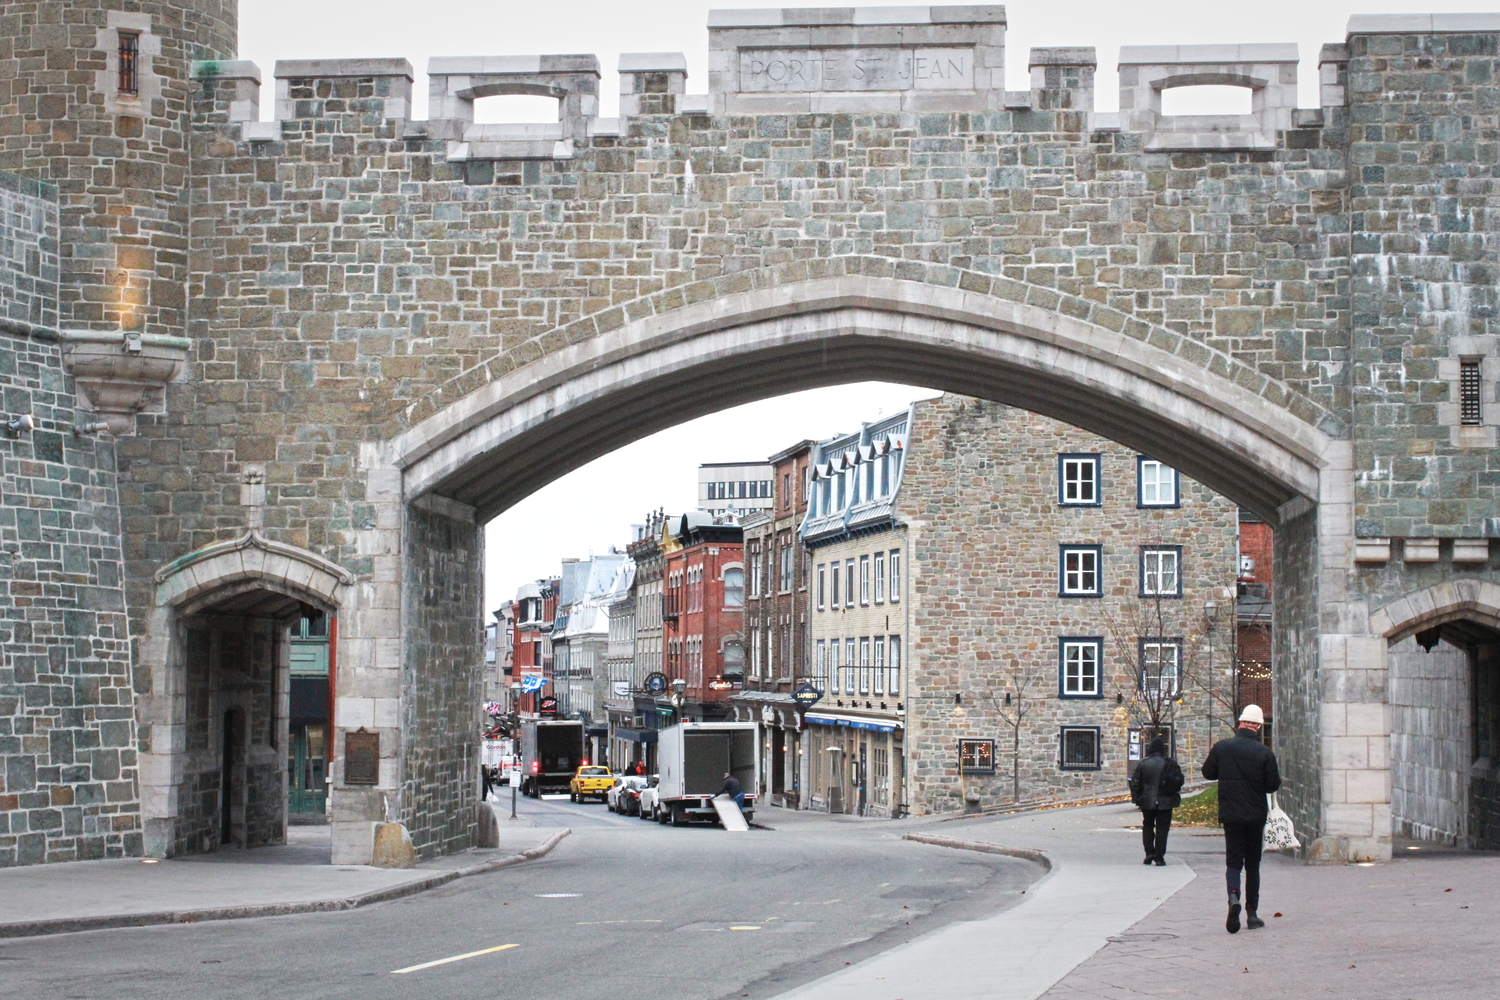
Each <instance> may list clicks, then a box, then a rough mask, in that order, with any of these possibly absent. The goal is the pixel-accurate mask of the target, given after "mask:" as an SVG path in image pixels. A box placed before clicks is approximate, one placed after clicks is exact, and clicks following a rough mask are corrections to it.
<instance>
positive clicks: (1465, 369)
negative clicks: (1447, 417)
mask: <svg viewBox="0 0 1500 1000" xmlns="http://www.w3.org/2000/svg"><path fill="white" fill-rule="evenodd" d="M1483 416H1484V411H1483V408H1482V407H1481V405H1480V402H1479V362H1478V361H1460V362H1459V367H1458V422H1459V423H1460V424H1463V425H1465V426H1468V427H1477V426H1478V425H1479V424H1480V422H1481V420H1482V418H1483Z"/></svg>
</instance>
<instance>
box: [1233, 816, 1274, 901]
mask: <svg viewBox="0 0 1500 1000" xmlns="http://www.w3.org/2000/svg"><path fill="white" fill-rule="evenodd" d="M1265 829H1266V824H1265V823H1225V824H1224V864H1225V870H1224V881H1225V882H1226V883H1227V884H1228V886H1229V891H1230V892H1232V893H1238V892H1239V891H1240V869H1241V868H1243V869H1244V870H1245V909H1246V910H1249V911H1250V912H1251V913H1254V912H1255V911H1256V908H1257V907H1259V906H1260V849H1261V838H1262V837H1264V836H1265Z"/></svg>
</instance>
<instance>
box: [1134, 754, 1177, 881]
mask: <svg viewBox="0 0 1500 1000" xmlns="http://www.w3.org/2000/svg"><path fill="white" fill-rule="evenodd" d="M1183 780H1184V779H1183V775H1182V768H1180V767H1178V766H1177V761H1175V760H1173V759H1172V758H1171V757H1168V756H1167V745H1166V743H1164V742H1163V741H1162V738H1161V737H1160V736H1157V737H1154V738H1153V739H1152V740H1151V743H1150V745H1149V746H1147V747H1146V758H1145V759H1144V760H1142V761H1141V762H1140V764H1139V765H1138V766H1137V767H1136V769H1135V774H1133V775H1131V777H1130V801H1132V802H1134V803H1135V804H1136V807H1137V808H1139V809H1140V811H1141V842H1142V844H1143V845H1144V846H1145V848H1146V860H1145V861H1142V862H1141V864H1143V865H1150V864H1156V865H1165V864H1166V863H1167V859H1166V855H1167V832H1168V831H1169V830H1171V829H1172V810H1173V809H1176V808H1177V807H1178V806H1179V805H1181V804H1182V796H1181V795H1180V794H1179V793H1180V792H1181V791H1182V783H1183Z"/></svg>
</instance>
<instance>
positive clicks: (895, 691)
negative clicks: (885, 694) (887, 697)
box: [886, 635, 901, 698]
mask: <svg viewBox="0 0 1500 1000" xmlns="http://www.w3.org/2000/svg"><path fill="white" fill-rule="evenodd" d="M889 651H890V666H889V667H887V668H886V669H887V670H889V671H890V674H889V676H890V679H891V683H890V685H889V688H888V690H889V691H890V692H891V697H892V698H896V697H899V696H900V695H901V637H900V636H899V635H893V636H891V641H890V645H889Z"/></svg>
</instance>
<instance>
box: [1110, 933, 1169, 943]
mask: <svg viewBox="0 0 1500 1000" xmlns="http://www.w3.org/2000/svg"><path fill="white" fill-rule="evenodd" d="M1176 938H1177V935H1176V934H1149V933H1141V934H1116V935H1115V936H1114V937H1112V938H1110V939H1109V940H1111V941H1113V942H1115V943H1116V944H1141V943H1142V942H1146V941H1174V940H1176Z"/></svg>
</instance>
